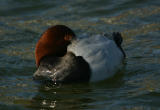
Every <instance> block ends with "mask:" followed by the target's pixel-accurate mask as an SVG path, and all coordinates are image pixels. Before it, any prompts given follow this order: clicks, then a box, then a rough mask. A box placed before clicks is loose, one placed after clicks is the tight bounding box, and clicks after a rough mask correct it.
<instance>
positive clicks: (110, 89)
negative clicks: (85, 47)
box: [0, 0, 160, 110]
mask: <svg viewBox="0 0 160 110" xmlns="http://www.w3.org/2000/svg"><path fill="white" fill-rule="evenodd" d="M159 6H160V1H158V0H76V1H72V0H66V1H60V0H59V1H58V0H57V1H52V0H45V1H44V0H34V1H33V0H1V3H0V109H2V110H7V109H8V110H11V109H14V110H17V109H19V110H37V109H38V110H48V109H56V110H61V109H62V110H67V109H70V110H78V109H79V110H157V109H159V108H160V69H159V68H160V38H159V37H160V19H159V18H160V7H159ZM55 24H64V25H67V26H69V27H70V28H72V29H73V30H74V31H75V32H76V34H77V35H78V36H80V35H81V34H82V33H89V34H104V33H112V32H114V31H118V32H121V33H122V35H123V38H124V43H123V47H124V50H125V51H126V54H127V58H126V60H125V66H124V68H122V70H120V71H119V72H118V73H117V74H116V76H114V77H113V78H111V79H108V80H105V81H101V82H97V83H89V84H86V83H85V84H84V83H82V84H70V85H56V86H52V87H50V86H44V85H39V84H37V83H35V82H34V81H33V80H32V74H33V73H34V71H35V70H36V67H35V61H34V48H35V43H36V42H37V40H38V39H39V37H40V35H41V34H42V32H43V31H44V30H45V29H47V28H48V27H50V26H52V25H55Z"/></svg>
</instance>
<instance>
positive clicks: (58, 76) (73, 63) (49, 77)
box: [33, 52, 91, 83]
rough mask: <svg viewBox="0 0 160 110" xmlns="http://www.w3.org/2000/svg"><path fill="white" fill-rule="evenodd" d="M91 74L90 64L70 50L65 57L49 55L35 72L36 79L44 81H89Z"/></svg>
mask: <svg viewBox="0 0 160 110" xmlns="http://www.w3.org/2000/svg"><path fill="white" fill-rule="evenodd" d="M90 76H91V70H90V67H89V64H88V63H87V62H86V61H85V60H84V59H83V57H81V56H75V55H74V54H73V53H71V52H68V53H67V54H66V55H65V56H63V57H53V56H48V57H45V58H43V59H42V61H41V62H40V66H39V67H38V69H37V71H36V72H35V73H34V75H33V77H34V79H35V80H39V81H42V82H46V81H49V82H53V83H55V82H56V83H57V82H62V83H72V82H73V83H74V82H87V81H89V79H90Z"/></svg>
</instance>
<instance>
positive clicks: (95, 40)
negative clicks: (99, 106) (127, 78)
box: [68, 34, 123, 81]
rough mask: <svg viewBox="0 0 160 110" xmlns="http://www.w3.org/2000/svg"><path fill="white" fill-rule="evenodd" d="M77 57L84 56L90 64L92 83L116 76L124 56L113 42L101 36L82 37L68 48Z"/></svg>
mask: <svg viewBox="0 0 160 110" xmlns="http://www.w3.org/2000/svg"><path fill="white" fill-rule="evenodd" d="M68 51H72V52H73V53H75V54H76V56H83V58H84V59H85V60H86V61H87V62H88V63H89V65H90V67H91V70H92V76H91V81H99V80H104V79H106V78H109V77H111V76H113V75H114V73H115V71H116V70H117V67H118V66H119V65H120V64H121V61H122V59H123V54H122V52H121V51H120V49H119V48H118V47H117V45H116V44H115V42H114V41H113V40H110V39H108V38H107V37H104V36H101V35H95V36H90V37H89V36H88V35H86V34H85V35H82V36H81V37H79V38H77V40H75V41H73V43H72V44H71V45H70V46H69V47H68Z"/></svg>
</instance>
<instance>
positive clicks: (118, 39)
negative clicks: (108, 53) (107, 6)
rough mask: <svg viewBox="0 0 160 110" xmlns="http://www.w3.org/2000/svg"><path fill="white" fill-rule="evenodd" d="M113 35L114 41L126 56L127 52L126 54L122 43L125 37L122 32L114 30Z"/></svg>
mask: <svg viewBox="0 0 160 110" xmlns="http://www.w3.org/2000/svg"><path fill="white" fill-rule="evenodd" d="M112 36H113V40H114V42H115V43H116V45H117V46H118V47H119V48H120V50H121V51H122V53H123V55H124V57H126V54H125V52H124V50H123V49H122V47H121V44H122V42H123V38H122V36H121V33H119V32H113V34H112Z"/></svg>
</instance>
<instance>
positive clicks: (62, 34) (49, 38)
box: [35, 25, 75, 67]
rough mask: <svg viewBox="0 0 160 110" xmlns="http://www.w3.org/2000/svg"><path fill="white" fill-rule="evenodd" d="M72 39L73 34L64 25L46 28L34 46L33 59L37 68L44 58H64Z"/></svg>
mask: <svg viewBox="0 0 160 110" xmlns="http://www.w3.org/2000/svg"><path fill="white" fill-rule="evenodd" d="M74 38H75V34H74V32H73V31H72V30H71V29H70V28H68V27H66V26H64V25H56V26H53V27H50V28H48V29H47V30H46V31H45V32H44V33H43V35H42V36H41V38H40V39H39V41H38V42H37V44H36V49H35V58H36V65H37V67H38V66H39V64H40V61H41V59H42V58H43V57H45V56H49V55H53V56H64V55H65V54H66V52H67V46H68V45H69V44H70V43H71V40H72V39H74Z"/></svg>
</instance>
